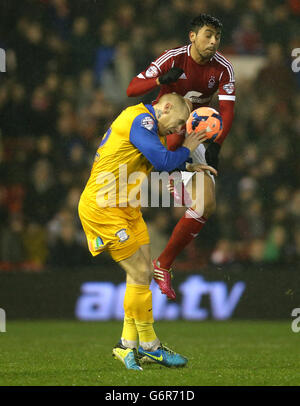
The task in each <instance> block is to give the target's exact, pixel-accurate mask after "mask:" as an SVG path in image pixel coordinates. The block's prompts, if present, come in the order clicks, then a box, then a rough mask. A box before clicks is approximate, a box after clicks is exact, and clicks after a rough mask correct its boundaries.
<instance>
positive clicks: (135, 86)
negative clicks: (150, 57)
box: [127, 50, 183, 97]
mask: <svg viewBox="0 0 300 406" xmlns="http://www.w3.org/2000/svg"><path fill="white" fill-rule="evenodd" d="M173 54H174V50H168V51H165V52H164V53H163V54H162V55H161V56H159V57H158V58H157V59H156V60H155V61H154V62H152V63H151V64H150V66H149V67H148V68H147V69H146V70H145V71H143V72H141V73H140V74H138V75H137V76H135V77H134V78H133V79H132V80H131V82H130V83H129V86H128V88H127V96H128V97H136V96H141V95H144V94H145V93H148V92H150V90H152V89H154V88H155V87H157V86H160V85H166V84H170V83H173V82H176V81H177V80H178V79H179V77H180V76H181V75H182V73H183V69H181V68H179V67H177V66H174V60H173Z"/></svg>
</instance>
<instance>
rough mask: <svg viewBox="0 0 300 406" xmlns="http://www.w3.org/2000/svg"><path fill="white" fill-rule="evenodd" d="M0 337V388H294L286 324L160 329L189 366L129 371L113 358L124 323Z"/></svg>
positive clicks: (15, 331)
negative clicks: (35, 386)
mask: <svg viewBox="0 0 300 406" xmlns="http://www.w3.org/2000/svg"><path fill="white" fill-rule="evenodd" d="M6 329H7V332H6V333H0V349H1V350H0V385H9V386H10V385H17V386H22V385H26V386H32V385H54V386H57V385H68V386H72V385H75V386H77V385H92V386H94V385H100V386H103V385H105V386H108V385H112V386H135V385H137V386H140V385H146V386H152V385H159V386H161V385H163V386H166V385H187V386H190V385H195V386H203V385H205V386H214V385H221V386H222V385H230V386H237V385H257V386H258V385H262V386H265V385H297V386H298V385H299V384H300V369H299V365H300V351H299V339H300V333H293V332H292V330H291V325H290V323H288V322H262V321H259V322H256V321H255V322H254V321H253V322H250V321H247V322H246V321H230V322H228V321H227V322H213V321H210V322H209V321H207V322H186V321H176V322H175V321H174V322H157V323H156V331H157V332H158V334H159V337H160V338H161V340H162V341H163V342H164V343H165V344H167V345H168V346H170V347H171V348H174V349H176V351H178V352H180V353H182V354H183V355H185V356H187V357H188V358H189V363H188V366H187V367H185V368H182V369H168V368H165V367H162V366H159V365H157V364H152V365H147V366H145V367H144V370H143V371H142V372H139V371H128V370H126V369H125V367H124V366H123V364H121V363H120V362H119V361H117V360H114V359H113V358H112V356H111V349H112V346H113V345H114V344H115V343H116V342H117V341H118V338H119V334H120V331H121V322H98V323H96V322H93V323H90V322H89V323H87V322H76V321H30V322H29V321H28V322H23V321H22V322H21V321H14V322H8V323H7V326H6Z"/></svg>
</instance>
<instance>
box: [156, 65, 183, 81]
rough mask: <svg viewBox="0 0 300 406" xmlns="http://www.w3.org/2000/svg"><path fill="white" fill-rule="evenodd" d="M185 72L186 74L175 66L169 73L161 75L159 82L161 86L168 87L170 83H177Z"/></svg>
mask: <svg viewBox="0 0 300 406" xmlns="http://www.w3.org/2000/svg"><path fill="white" fill-rule="evenodd" d="M183 72H184V70H183V69H181V68H177V67H176V66H174V67H173V68H171V69H170V70H169V71H168V72H167V73H165V74H163V75H161V76H160V77H159V78H158V82H159V84H160V85H167V84H168V83H173V82H176V81H177V80H178V79H179V78H180V76H181V75H182V74H183Z"/></svg>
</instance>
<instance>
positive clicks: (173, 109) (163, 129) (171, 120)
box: [158, 103, 189, 136]
mask: <svg viewBox="0 0 300 406" xmlns="http://www.w3.org/2000/svg"><path fill="white" fill-rule="evenodd" d="M188 118H189V110H188V108H184V109H182V108H180V107H179V106H176V105H170V103H167V104H166V105H165V107H164V109H163V112H162V115H161V117H160V119H159V120H158V129H159V133H160V135H164V136H166V135H169V134H173V133H179V132H180V130H181V129H182V126H183V125H184V124H185V123H186V121H187V119H188Z"/></svg>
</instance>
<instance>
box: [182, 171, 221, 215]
mask: <svg viewBox="0 0 300 406" xmlns="http://www.w3.org/2000/svg"><path fill="white" fill-rule="evenodd" d="M187 189H188V191H189V194H190V196H191V197H192V205H191V207H192V208H193V209H194V210H195V211H196V212H197V213H198V214H199V215H200V216H204V217H209V216H210V215H211V214H212V213H213V212H214V210H215V207H216V197H215V182H214V179H213V177H212V176H211V175H210V174H208V173H206V172H196V173H195V174H194V176H193V177H192V179H191V180H190V183H189V184H188V185H187Z"/></svg>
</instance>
